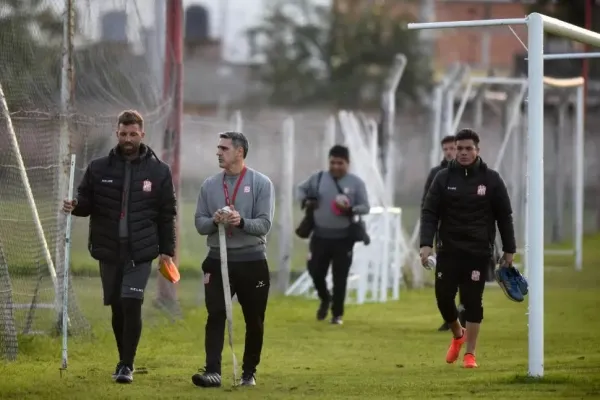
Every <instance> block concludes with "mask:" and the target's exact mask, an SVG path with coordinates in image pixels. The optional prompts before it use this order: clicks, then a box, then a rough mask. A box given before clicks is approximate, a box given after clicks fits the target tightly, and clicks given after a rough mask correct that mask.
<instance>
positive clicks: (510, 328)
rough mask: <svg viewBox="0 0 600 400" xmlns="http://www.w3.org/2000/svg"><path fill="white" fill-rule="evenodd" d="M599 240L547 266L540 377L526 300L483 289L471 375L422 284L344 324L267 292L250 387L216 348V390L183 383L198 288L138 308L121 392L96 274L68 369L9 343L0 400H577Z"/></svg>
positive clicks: (596, 343)
mask: <svg viewBox="0 0 600 400" xmlns="http://www.w3.org/2000/svg"><path fill="white" fill-rule="evenodd" d="M599 258H600V236H595V237H589V238H587V239H586V245H585V265H584V270H583V272H580V273H577V272H575V271H574V270H573V267H572V264H571V260H570V259H567V258H562V259H557V258H549V257H547V260H546V265H547V267H546V281H545V299H546V302H545V378H544V379H542V380H530V379H527V378H526V377H525V376H526V372H527V340H528V339H527V315H526V313H527V304H526V303H523V304H517V303H513V302H510V301H508V300H507V299H506V298H505V297H504V295H503V294H502V292H501V291H500V290H499V289H498V288H497V287H496V286H492V287H489V288H488V289H487V292H486V297H485V316H486V318H485V321H484V324H483V327H482V333H481V336H480V347H479V351H478V361H479V363H480V368H479V369H477V370H465V369H463V368H461V367H460V366H459V365H446V363H445V362H444V355H445V351H446V348H447V345H448V342H449V335H448V334H447V333H438V332H436V328H437V327H438V325H439V323H440V322H441V321H440V316H439V313H438V311H437V309H436V306H435V302H434V297H433V292H432V290H431V289H423V290H415V291H404V292H402V293H401V299H400V301H398V302H392V303H387V304H368V305H363V306H352V305H351V306H348V308H347V312H346V318H345V322H346V323H345V325H343V326H331V325H329V324H326V323H318V322H316V321H315V320H314V311H315V308H316V306H317V302H316V301H313V300H307V299H302V298H282V297H275V296H274V297H272V298H271V301H270V304H269V309H268V311H267V321H266V334H265V346H264V352H263V360H262V363H261V365H260V367H259V373H258V386H257V387H255V388H244V389H243V388H235V389H232V388H230V383H231V354H230V352H229V350H228V348H227V347H226V349H225V351H224V354H223V360H224V366H223V372H224V378H225V381H226V386H225V387H224V388H222V389H208V390H206V389H200V388H196V387H194V386H193V385H192V383H191V380H190V377H191V375H192V374H193V373H194V372H195V371H196V370H197V369H198V368H199V367H202V365H203V362H204V357H203V338H204V321H205V318H206V312H205V309H204V307H203V306H201V305H199V304H201V303H200V302H199V300H198V293H199V290H200V282H199V280H197V279H193V280H192V279H191V280H189V281H186V282H182V284H181V288H180V294H181V301H182V306H183V309H184V318H183V319H182V320H179V321H176V322H169V321H168V320H167V319H166V318H165V317H163V316H162V315H161V314H158V312H157V311H155V310H153V309H152V307H151V306H150V301H148V302H147V303H146V305H145V315H146V318H147V319H146V320H147V321H148V322H147V323H146V324H145V330H144V333H143V336H142V340H141V343H140V348H139V353H138V357H137V361H136V366H137V367H138V368H141V367H144V368H146V370H147V373H146V374H137V375H136V376H135V382H134V384H133V385H129V386H119V385H117V384H115V383H113V382H112V380H111V378H110V373H111V372H112V368H113V367H114V364H115V361H116V360H115V354H116V350H115V346H114V342H113V338H112V333H111V331H110V325H109V319H110V318H109V310H108V308H106V307H102V306H101V302H100V300H99V299H100V296H99V286H98V282H97V279H96V278H78V280H77V282H76V284H75V286H76V291H77V296H78V302H79V303H80V305H81V307H82V309H83V312H84V314H85V315H86V316H87V317H88V319H89V321H90V322H91V323H92V326H93V327H94V328H93V329H94V338H93V339H92V338H88V337H76V338H73V339H72V340H71V341H70V347H69V348H70V362H69V368H68V371H67V372H66V374H65V375H64V376H63V378H60V376H59V366H60V340H59V339H58V338H50V337H43V336H36V337H25V338H21V341H20V355H19V359H18V361H16V362H14V363H2V364H0V368H1V369H2V371H0V372H1V373H0V376H1V377H2V379H0V398H2V399H28V400H29V399H31V400H34V399H112V398H119V399H159V398H160V399H196V398H205V399H225V398H227V399H236V398H238V399H242V398H247V399H278V400H279V399H358V398H360V399H378V400H379V399H399V398H402V399H438V398H439V399H442V398H454V397H458V396H460V397H462V398H466V399H475V398H486V399H511V400H512V399H548V398H554V399H583V398H600V335H599V332H600V318H598V308H599V306H600V294H599V289H600V269H599V268H598V266H597V263H596V260H598V259H599ZM234 318H235V351H236V354H237V356H238V360H240V359H241V356H242V351H243V328H244V327H243V319H242V316H241V312H240V310H239V306H238V305H236V306H235V316H234Z"/></svg>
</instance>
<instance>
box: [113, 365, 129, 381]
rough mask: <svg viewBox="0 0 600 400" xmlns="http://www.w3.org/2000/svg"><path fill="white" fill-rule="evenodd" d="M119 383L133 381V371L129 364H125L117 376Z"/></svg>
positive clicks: (116, 379)
mask: <svg viewBox="0 0 600 400" xmlns="http://www.w3.org/2000/svg"><path fill="white" fill-rule="evenodd" d="M115 381H116V382H117V383H132V382H133V371H132V370H131V368H129V367H128V366H127V365H123V366H122V367H121V369H120V370H119V373H118V374H117V377H116V378H115Z"/></svg>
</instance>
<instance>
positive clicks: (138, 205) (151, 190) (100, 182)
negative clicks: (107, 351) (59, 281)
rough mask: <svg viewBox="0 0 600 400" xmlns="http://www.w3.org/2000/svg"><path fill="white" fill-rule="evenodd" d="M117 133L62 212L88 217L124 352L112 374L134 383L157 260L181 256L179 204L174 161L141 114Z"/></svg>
mask: <svg viewBox="0 0 600 400" xmlns="http://www.w3.org/2000/svg"><path fill="white" fill-rule="evenodd" d="M116 136H117V140H118V144H117V146H116V147H115V148H114V149H112V150H111V151H110V153H109V154H108V156H106V157H102V158H98V159H96V160H94V161H92V162H91V163H90V164H89V165H88V167H87V170H86V171H85V175H84V177H83V179H82V181H81V183H80V185H79V188H78V190H77V198H75V199H73V200H70V199H67V200H65V201H64V205H63V210H64V211H65V212H70V213H72V214H73V215H75V216H77V217H88V216H89V217H90V233H89V245H88V246H89V250H90V253H91V255H92V257H93V258H95V259H96V260H99V261H100V277H101V280H102V289H103V291H104V305H110V307H111V309H112V327H113V331H114V335H115V339H116V341H117V349H118V351H119V360H120V361H119V363H118V364H117V368H116V370H115V373H114V374H113V378H114V379H115V380H116V381H117V382H119V383H131V382H133V361H134V358H135V354H136V350H137V346H138V342H139V340H140V336H141V333H142V302H143V299H144V291H145V290H146V285H147V283H148V278H149V277H150V273H151V272H152V266H151V264H152V261H153V260H154V259H155V258H157V257H159V258H160V259H161V261H165V262H171V257H173V256H174V255H175V215H176V204H175V191H174V188H173V179H172V176H171V170H170V169H169V166H168V165H167V164H165V163H163V162H162V161H160V160H159V159H158V157H157V156H156V154H154V152H153V151H152V149H150V147H148V146H146V145H145V144H143V143H142V140H143V138H144V120H143V119H142V116H141V115H140V114H139V113H138V112H136V111H123V112H122V113H121V114H120V115H119V118H118V122H117V134H116Z"/></svg>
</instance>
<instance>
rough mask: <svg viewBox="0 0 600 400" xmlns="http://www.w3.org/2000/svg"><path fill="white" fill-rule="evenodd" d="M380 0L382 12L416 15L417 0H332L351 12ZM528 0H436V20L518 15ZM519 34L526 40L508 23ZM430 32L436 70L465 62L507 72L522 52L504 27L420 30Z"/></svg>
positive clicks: (522, 34)
mask: <svg viewBox="0 0 600 400" xmlns="http://www.w3.org/2000/svg"><path fill="white" fill-rule="evenodd" d="M377 3H379V4H381V5H382V6H383V7H386V8H387V10H386V13H388V14H390V15H393V16H397V17H400V16H405V17H407V18H408V19H409V20H411V21H414V22H422V20H421V19H420V14H421V12H420V8H421V6H422V3H421V2H419V1H406V0H334V5H333V6H334V7H337V8H338V10H339V11H341V12H352V10H353V9H356V8H360V6H361V5H373V4H377ZM531 3H532V1H526V0H525V1H515V0H436V1H435V7H434V19H433V20H436V21H452V20H476V19H498V18H522V17H524V16H526V15H527V14H528V8H529V6H530V4H531ZM512 28H513V30H514V31H515V33H516V34H517V35H518V36H519V38H520V39H521V40H522V41H523V42H524V43H526V42H527V30H526V28H525V27H524V26H514V27H512ZM422 32H425V33H424V34H425V35H432V37H433V40H434V42H435V46H434V48H435V51H434V65H435V68H436V71H438V72H440V71H442V70H443V69H445V68H446V67H448V66H449V65H450V64H452V63H454V62H460V63H464V64H467V65H469V66H470V67H471V68H472V69H473V70H474V71H473V72H474V73H475V74H486V73H487V72H488V71H490V70H493V73H494V74H496V75H510V74H512V72H513V70H514V60H515V56H516V55H517V54H521V53H523V52H524V47H523V45H522V44H521V43H520V42H519V40H518V39H517V38H516V37H515V35H514V34H513V33H512V32H511V30H510V29H509V28H508V27H505V26H504V27H494V28H474V29H465V28H461V29H444V30H431V31H422Z"/></svg>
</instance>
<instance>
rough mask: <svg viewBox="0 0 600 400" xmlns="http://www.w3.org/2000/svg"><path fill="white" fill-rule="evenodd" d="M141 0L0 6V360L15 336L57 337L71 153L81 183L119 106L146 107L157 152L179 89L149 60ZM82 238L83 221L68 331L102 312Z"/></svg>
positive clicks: (13, 350) (104, 145) (109, 136)
mask: <svg viewBox="0 0 600 400" xmlns="http://www.w3.org/2000/svg"><path fill="white" fill-rule="evenodd" d="M138 3H144V2H138V1H135V0H115V1H103V2H97V1H91V0H80V1H65V0H42V1H29V0H24V1H19V2H10V4H9V3H7V4H3V5H2V7H0V85H1V87H2V89H3V96H2V97H3V100H5V103H4V107H2V113H1V115H0V119H1V122H2V123H1V124H0V160H1V161H0V198H1V199H2V201H1V202H0V255H1V256H0V297H1V304H2V307H1V310H2V313H1V314H0V318H1V321H0V353H2V354H4V355H6V356H7V357H8V358H14V357H15V355H16V354H17V347H18V344H17V335H21V334H23V335H27V334H51V333H58V332H60V329H59V328H60V327H59V326H58V325H57V322H58V319H57V317H58V315H57V314H58V313H57V310H60V309H61V306H60V304H61V297H62V293H63V289H62V282H63V277H62V275H63V270H64V231H65V220H66V219H65V215H64V214H63V213H62V212H61V211H60V207H61V204H62V199H63V198H64V197H66V195H67V190H66V189H67V188H66V183H67V182H68V173H69V164H68V159H69V154H70V153H75V154H76V155H77V170H76V174H75V185H77V184H78V182H79V181H80V179H81V177H82V174H83V171H84V170H85V167H86V166H87V164H88V163H89V162H90V161H91V160H93V159H94V158H97V157H100V156H104V155H106V154H108V151H109V150H110V148H111V147H113V146H114V145H115V143H116V141H115V139H114V138H115V136H114V135H115V134H114V132H116V116H117V114H118V113H119V112H120V111H122V110H123V109H137V110H139V111H140V112H141V113H142V114H143V115H144V118H145V130H146V132H147V136H146V137H147V142H148V144H149V145H150V146H153V147H156V148H157V149H160V147H161V146H162V135H163V133H164V130H165V126H166V120H167V117H168V116H169V114H170V113H171V101H170V100H171V99H170V94H169V93H171V92H172V91H170V90H167V91H166V93H167V95H164V93H163V87H162V76H160V74H159V72H158V71H157V68H155V67H156V62H154V64H153V63H152V62H150V61H151V60H150V56H152V54H150V53H151V52H150V51H149V49H150V48H152V49H154V50H153V51H155V49H156V47H157V46H158V44H157V43H155V42H154V41H153V40H155V39H156V35H154V36H153V35H152V32H149V31H147V30H144V29H142V28H144V27H148V26H151V25H152V24H153V23H154V21H153V20H152V19H153V18H154V15H152V13H148V11H147V10H145V12H144V13H143V16H145V17H146V19H147V20H143V19H142V13H140V12H139V7H141V4H138ZM148 18H149V19H148ZM98 28H100V29H98ZM98 32H100V34H99V35H98ZM158 82H161V84H160V85H159V84H158ZM168 89H169V88H168ZM65 178H66V179H65ZM87 232H88V220H87V218H85V219H80V218H75V219H74V222H73V232H72V241H73V243H72V247H71V248H72V256H71V264H72V268H71V270H72V273H73V275H75V278H73V279H71V284H70V286H71V287H70V294H69V320H70V325H69V333H70V334H73V335H89V334H91V333H92V332H93V330H92V329H91V325H93V324H92V322H93V321H95V320H96V318H98V315H102V313H101V312H98V309H99V308H100V307H101V301H102V300H101V290H100V284H99V280H98V279H93V280H91V279H84V278H80V276H82V275H84V276H90V275H92V276H96V275H98V272H97V271H98V267H97V263H96V262H94V261H93V260H91V258H90V257H89V254H88V252H87V237H88V234H87ZM106 324H108V321H107V322H106Z"/></svg>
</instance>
